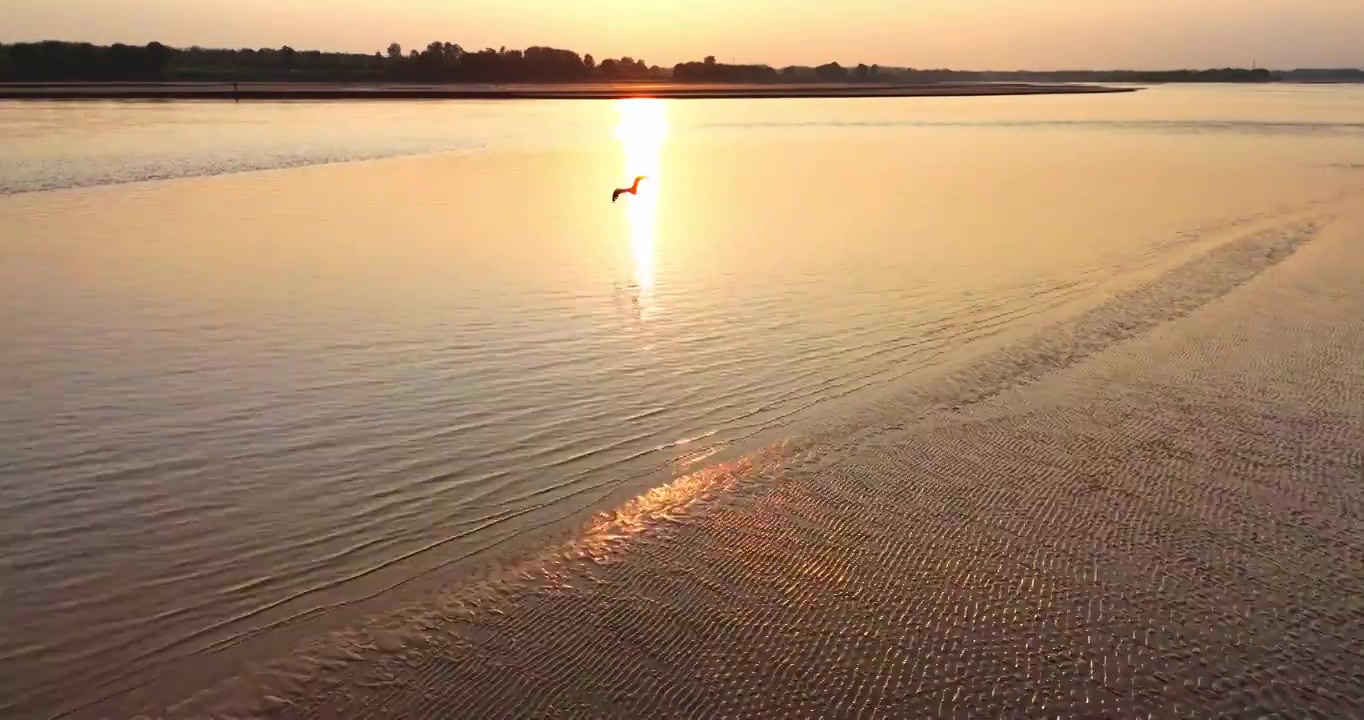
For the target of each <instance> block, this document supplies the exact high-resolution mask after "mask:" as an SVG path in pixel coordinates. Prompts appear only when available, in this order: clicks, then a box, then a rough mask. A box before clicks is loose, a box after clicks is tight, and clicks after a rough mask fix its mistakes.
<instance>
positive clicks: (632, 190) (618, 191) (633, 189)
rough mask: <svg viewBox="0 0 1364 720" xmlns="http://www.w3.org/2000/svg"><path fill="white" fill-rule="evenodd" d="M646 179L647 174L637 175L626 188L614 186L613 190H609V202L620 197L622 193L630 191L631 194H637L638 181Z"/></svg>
mask: <svg viewBox="0 0 1364 720" xmlns="http://www.w3.org/2000/svg"><path fill="white" fill-rule="evenodd" d="M646 179H648V177H647V176H645V175H640V176H639V177H637V178H635V182H634V184H633V185H631V186H630V187H628V188H616V189H615V190H614V191H612V192H611V202H615V201H616V198H618V197H620V196H621V195H622V194H623V193H630V194H631V195H638V194H639V181H640V180H646Z"/></svg>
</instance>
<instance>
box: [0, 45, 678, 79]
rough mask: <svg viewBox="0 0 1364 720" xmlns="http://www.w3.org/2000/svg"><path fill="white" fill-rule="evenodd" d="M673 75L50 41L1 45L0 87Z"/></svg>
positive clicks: (480, 57)
mask: <svg viewBox="0 0 1364 720" xmlns="http://www.w3.org/2000/svg"><path fill="white" fill-rule="evenodd" d="M668 74H669V73H668V71H666V70H664V69H663V68H660V67H658V66H656V65H655V66H652V67H651V66H649V65H647V64H646V63H645V62H644V61H643V60H637V59H634V58H629V57H624V58H607V59H604V60H602V61H600V62H598V61H597V60H596V59H594V58H593V57H592V56H591V55H579V54H578V53H576V52H573V51H571V50H560V49H556V48H549V47H530V48H526V49H524V50H509V49H507V48H501V49H493V48H486V49H483V50H478V51H467V50H465V49H464V48H463V47H461V46H459V45H457V44H455V43H449V42H433V43H430V44H429V45H427V46H426V48H425V49H423V50H415V49H414V50H411V51H410V52H406V53H405V52H403V48H402V46H401V45H399V44H398V43H393V44H391V45H389V46H388V48H387V50H386V51H384V52H376V53H374V54H372V55H368V54H363V53H329V52H319V51H316V50H308V51H300V50H294V49H293V48H291V47H288V46H285V47H282V48H279V49H274V48H260V49H252V48H244V49H240V50H233V49H208V48H201V47H190V48H170V47H167V46H165V45H162V44H161V43H151V44H149V45H147V46H145V47H133V46H128V45H113V46H110V47H102V46H97V45H91V44H89V43H71V42H59V41H45V42H37V43H18V44H12V45H3V44H0V81H9V82H16V81H33V82H59V81H71V82H76V81H114V80H120V81H149V80H187V81H188V80H210V81H211V80H218V81H227V82H233V81H253V80H254V81H265V80H271V81H287V80H300V81H303V80H306V81H313V82H347V81H373V82H381V81H396V82H572V81H578V82H581V81H587V80H640V79H648V78H666V77H667V76H668Z"/></svg>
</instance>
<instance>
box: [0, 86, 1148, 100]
mask: <svg viewBox="0 0 1364 720" xmlns="http://www.w3.org/2000/svg"><path fill="white" fill-rule="evenodd" d="M1137 89H1139V88H1135V87H1109V86H1104V85H1086V84H1062V83H1055V84H1045V83H986V82H981V83H928V84H924V83H918V84H903V83H897V84H880V83H836V84H833V83H800V84H718V83H714V84H710V83H708V84H689V83H656V82H655V83H571V84H567V83H566V84H544V83H539V84H505V85H502V84H430V85H420V84H389V83H279V82H273V83H240V84H237V85H235V86H234V84H233V83H231V82H225V83H224V82H213V83H204V82H154V83H130V82H120V83H0V99H4V100H615V99H624V98H635V97H652V98H668V99H679V100H681V99H725V98H732V99H758V98H835V97H844V98H865V97H935V96H957V97H965V96H993V95H1061V94H1083V93H1119V92H1134V91H1135V90H1137Z"/></svg>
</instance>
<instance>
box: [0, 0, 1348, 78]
mask: <svg viewBox="0 0 1364 720" xmlns="http://www.w3.org/2000/svg"><path fill="white" fill-rule="evenodd" d="M48 38H58V39H67V40H89V41H93V42H100V43H109V42H116V41H121V42H129V43H144V42H148V41H150V40H160V41H162V42H165V43H167V44H170V45H180V46H187V45H203V46H210V47H224V46H230V47H246V46H250V47H261V46H270V47H277V46H280V45H284V44H288V45H291V46H293V47H295V48H298V49H304V48H308V49H314V48H321V49H328V50H355V51H365V52H372V51H374V50H380V49H383V48H385V47H386V46H387V45H388V43H389V42H392V41H395V40H396V41H398V42H400V43H402V44H403V45H404V47H422V46H425V44H426V43H427V42H429V41H430V40H436V39H439V40H449V41H452V42H457V43H459V44H461V45H463V46H465V47H466V48H481V47H485V46H492V47H497V46H502V45H506V46H508V47H524V46H526V45H552V46H556V47H564V48H569V49H572V50H577V51H578V52H584V53H593V54H595V55H596V56H597V57H599V58H600V57H608V56H622V55H630V56H633V57H640V58H643V59H645V60H647V61H648V62H650V63H653V64H660V65H671V64H673V63H675V62H678V61H680V60H691V59H697V58H700V57H701V56H703V55H708V54H713V55H716V56H717V57H719V58H720V59H721V60H725V61H728V60H731V59H733V60H736V61H739V62H766V63H770V64H773V65H787V64H819V63H822V62H827V61H829V60H838V61H840V62H842V63H844V64H849V63H856V62H867V63H880V64H883V65H907V66H914V67H955V68H971V69H1016V68H1035V69H1054V68H1115V67H1122V68H1131V67H1141V68H1169V67H1222V66H1228V65H1234V66H1248V65H1250V64H1251V63H1252V62H1258V63H1259V64H1260V65H1262V66H1269V67H1276V68H1292V67H1306V66H1313V67H1322V66H1331V67H1341V66H1349V67H1359V66H1364V0H840V1H839V2H818V1H817V0H686V1H685V2H684V1H683V0H590V1H588V2H584V1H582V0H0V41H15V40H35V39H48Z"/></svg>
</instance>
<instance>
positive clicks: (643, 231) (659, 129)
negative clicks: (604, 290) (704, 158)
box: [616, 98, 668, 315]
mask: <svg viewBox="0 0 1364 720" xmlns="http://www.w3.org/2000/svg"><path fill="white" fill-rule="evenodd" d="M616 107H617V110H618V112H619V114H620V121H619V123H617V125H616V139H617V140H619V141H620V144H621V149H622V150H624V155H625V172H624V173H623V174H622V176H621V182H622V184H623V185H628V184H629V183H630V182H631V181H632V180H634V178H635V177H637V176H640V175H643V176H646V177H647V178H648V179H647V180H644V181H643V182H641V183H640V184H639V190H638V195H633V196H630V195H626V196H622V198H621V200H622V201H624V202H625V203H626V208H625V212H626V216H627V217H628V218H629V222H630V255H631V258H632V260H633V263H634V271H635V274H634V284H635V288H636V292H637V293H638V302H639V306H640V311H641V314H642V315H647V314H648V313H649V311H650V310H652V308H653V289H654V253H655V245H656V241H657V224H658V197H659V188H660V186H661V183H662V182H663V177H662V175H663V173H662V156H663V141H664V139H665V138H666V137H667V134H668V121H667V116H666V113H665V111H664V101H662V100H659V99H655V98H630V99H626V100H620V101H618V102H617V105H616Z"/></svg>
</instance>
